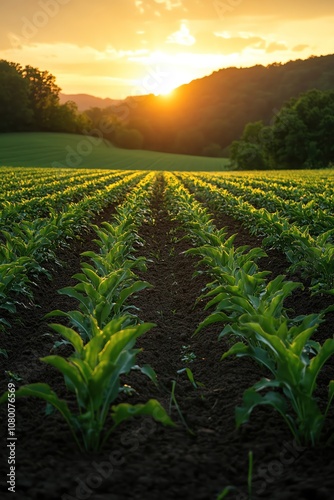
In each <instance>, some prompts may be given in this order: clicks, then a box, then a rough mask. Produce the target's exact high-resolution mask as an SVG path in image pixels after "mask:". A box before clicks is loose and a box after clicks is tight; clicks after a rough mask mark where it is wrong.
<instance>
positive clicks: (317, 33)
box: [0, 0, 334, 99]
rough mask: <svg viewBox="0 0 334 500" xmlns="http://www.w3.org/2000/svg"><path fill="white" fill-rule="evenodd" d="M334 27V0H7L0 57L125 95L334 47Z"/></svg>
mask: <svg viewBox="0 0 334 500" xmlns="http://www.w3.org/2000/svg"><path fill="white" fill-rule="evenodd" d="M4 3H5V5H3V4H4ZM333 26H334V1H333V0H317V1H316V2H315V1H314V0H312V1H306V0H294V1H293V0H271V1H269V0H191V1H190V0H119V1H116V0H94V1H92V0H89V1H88V0H25V1H22V0H11V2H2V4H1V6H0V58H2V59H6V60H9V61H13V62H18V63H20V64H22V65H26V64H30V65H32V66H36V67H38V68H40V69H41V70H42V69H43V70H48V71H50V72H51V73H52V74H54V75H55V76H56V77H57V83H58V85H59V86H60V87H61V88H62V90H63V92H64V93H67V94H72V93H73V94H74V93H89V94H93V95H96V96H100V97H111V98H115V99H120V98H125V97H126V96H129V95H140V94H147V93H156V94H159V93H166V92H168V91H169V90H170V89H172V88H173V87H175V86H178V85H180V84H182V83H186V82H189V81H190V80H193V79H195V78H199V77H201V76H204V75H208V74H211V73H212V72H213V71H215V70H217V69H220V68H224V67H228V66H237V67H240V66H252V65H254V64H263V65H266V64H269V63H272V62H276V61H277V62H286V61H288V60H291V59H299V58H300V59H306V58H307V57H308V56H310V55H325V54H330V53H334V30H333Z"/></svg>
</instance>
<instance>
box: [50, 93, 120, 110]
mask: <svg viewBox="0 0 334 500" xmlns="http://www.w3.org/2000/svg"><path fill="white" fill-rule="evenodd" d="M68 101H73V102H75V104H76V105H77V106H78V110H79V111H86V110H87V109H89V108H95V107H97V108H101V109H105V108H108V107H109V106H112V105H113V104H116V103H119V101H117V100H115V99H110V98H109V97H107V98H105V99H102V98H101V97H96V96H93V95H89V94H63V93H60V94H59V102H60V104H65V103H66V102H68Z"/></svg>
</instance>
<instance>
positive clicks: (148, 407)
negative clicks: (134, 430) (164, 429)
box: [111, 399, 175, 427]
mask: <svg viewBox="0 0 334 500" xmlns="http://www.w3.org/2000/svg"><path fill="white" fill-rule="evenodd" d="M144 415H148V416H150V417H152V418H154V420H155V421H156V422H160V423H162V424H163V425H169V426H172V427H175V424H174V422H173V421H172V420H171V418H170V417H169V415H168V414H167V412H166V410H165V409H164V408H163V407H162V406H161V404H160V403H159V402H158V401H157V400H156V399H150V400H149V401H148V402H147V403H145V404H137V405H130V404H127V403H121V404H119V405H117V406H113V407H112V413H111V416H112V418H113V421H114V424H115V425H114V427H117V426H118V425H119V424H120V423H122V422H124V420H127V419H128V418H132V417H139V416H144Z"/></svg>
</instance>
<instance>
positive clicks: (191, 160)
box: [0, 132, 228, 171]
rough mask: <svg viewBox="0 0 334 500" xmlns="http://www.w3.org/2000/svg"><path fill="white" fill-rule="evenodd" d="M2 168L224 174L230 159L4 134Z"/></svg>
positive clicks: (45, 135)
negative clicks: (218, 172) (58, 168)
mask: <svg viewBox="0 0 334 500" xmlns="http://www.w3.org/2000/svg"><path fill="white" fill-rule="evenodd" d="M0 165H1V166H7V167H11V166H13V167H17V166H20V167H67V168H68V167H73V168H108V169H109V168H110V169H131V170H176V171H222V170H227V168H228V167H227V165H228V160H227V159H226V158H204V157H200V156H188V155H177V154H167V153H158V152H152V151H142V150H127V149H119V148H115V147H114V146H113V145H112V144H110V143H109V142H108V141H102V140H101V139H100V138H94V137H87V136H82V135H74V134H55V133H39V132H36V133H35V132H31V133H11V134H0Z"/></svg>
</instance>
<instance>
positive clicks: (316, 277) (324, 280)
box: [182, 174, 334, 294]
mask: <svg viewBox="0 0 334 500" xmlns="http://www.w3.org/2000/svg"><path fill="white" fill-rule="evenodd" d="M182 180H183V181H184V182H185V185H186V186H188V187H190V188H191V189H193V190H194V191H195V192H196V193H197V194H200V195H201V197H202V198H204V199H205V201H206V202H207V203H208V204H209V206H210V207H211V208H212V209H214V210H217V211H222V212H224V213H227V214H229V215H231V216H232V217H234V218H236V219H238V220H240V221H242V223H243V224H244V225H245V226H246V227H247V228H248V229H249V230H250V231H251V232H252V233H253V234H257V235H258V236H260V237H263V238H264V240H263V244H264V245H265V246H268V247H270V248H277V249H279V250H282V251H283V252H284V253H285V255H286V257H287V260H288V262H290V264H291V265H290V270H291V271H292V272H295V271H300V273H301V275H302V277H303V278H304V279H309V280H311V285H310V289H311V291H312V292H314V293H316V292H321V293H330V294H333V293H334V258H333V257H334V244H333V243H332V239H333V234H334V229H333V228H332V229H329V230H327V231H325V232H322V233H320V234H319V235H318V236H312V235H311V234H310V230H309V228H308V226H306V227H305V226H304V227H303V228H299V227H298V226H297V225H296V224H292V223H290V222H289V220H288V219H287V218H286V217H283V216H281V215H280V214H278V213H276V212H274V213H271V212H268V210H266V209H264V208H262V209H256V208H255V207H253V205H251V204H250V203H249V202H247V201H244V200H243V198H242V197H236V196H234V195H233V194H231V193H230V192H228V191H226V190H222V189H219V188H217V187H215V186H213V185H212V184H210V183H207V182H205V181H203V180H202V179H201V178H200V177H198V176H195V175H191V174H187V175H182Z"/></svg>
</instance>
